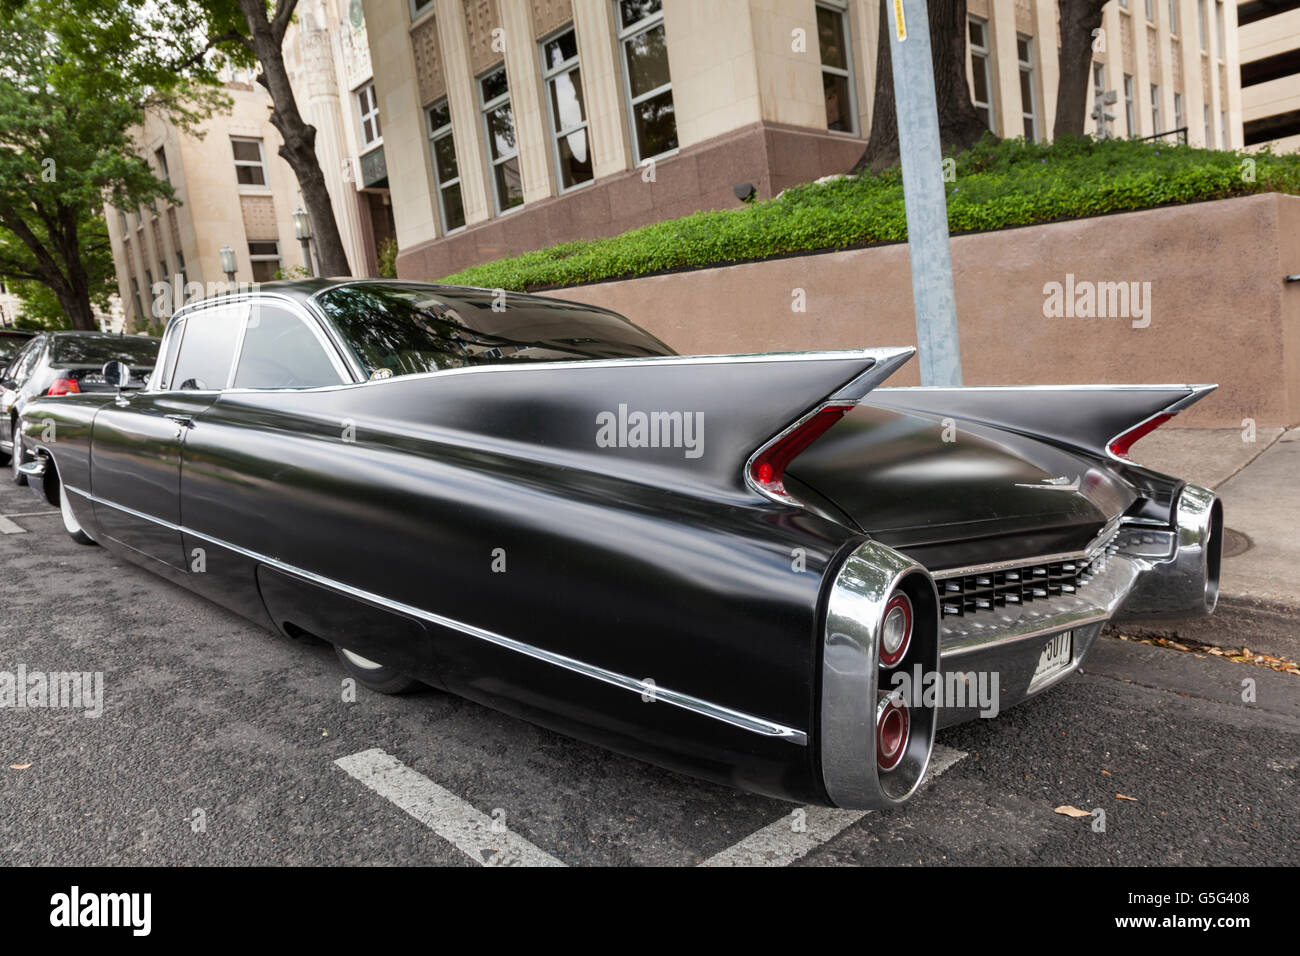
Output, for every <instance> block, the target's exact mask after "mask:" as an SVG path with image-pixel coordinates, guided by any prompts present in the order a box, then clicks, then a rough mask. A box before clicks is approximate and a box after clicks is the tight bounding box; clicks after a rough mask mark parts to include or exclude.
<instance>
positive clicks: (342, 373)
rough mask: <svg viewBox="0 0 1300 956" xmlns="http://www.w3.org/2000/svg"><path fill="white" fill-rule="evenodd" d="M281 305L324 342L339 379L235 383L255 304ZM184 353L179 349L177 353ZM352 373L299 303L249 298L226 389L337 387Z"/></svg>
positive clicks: (299, 390) (229, 390)
mask: <svg viewBox="0 0 1300 956" xmlns="http://www.w3.org/2000/svg"><path fill="white" fill-rule="evenodd" d="M268 307H269V308H278V309H280V310H281V311H283V312H286V313H288V314H289V315H292V316H293V317H294V318H295V319H297V320H298V321H299V322H300V323H302V324H303V325H305V326H307V329H308V331H309V332H311V334H312V335H313V336H314V337H315V339H316V344H317V345H319V346H320V348H321V351H323V352H324V353H325V356H326V358H328V359H329V362H330V367H331V368H333V369H334V373H335V375H337V376H338V381H337V382H330V383H329V384H327V385H238V386H237V385H235V379H236V378H238V377H239V363H240V362H241V361H242V360H243V358H244V344H245V342H246V341H247V340H248V323H249V320H250V319H251V318H252V317H253V309H255V308H268ZM179 354H180V353H179V352H177V355H179ZM351 384H353V382H352V376H351V374H349V372H348V369H347V366H346V365H345V364H344V363H343V360H342V359H340V358H339V355H338V350H337V349H336V348H335V347H334V343H333V342H331V341H330V340H329V337H328V336H326V335H325V333H324V331H323V330H322V329H321V327H320V323H319V322H316V321H314V320H313V319H312V317H311V316H310V315H308V314H306V313H305V312H304V311H303V310H302V309H300V308H298V307H297V306H296V304H295V303H293V302H290V301H288V300H285V299H272V298H254V299H249V300H248V302H247V305H246V308H245V311H244V317H243V320H242V322H241V325H240V329H239V338H238V341H237V342H236V345H235V357H234V361H233V362H231V365H230V378H229V379H228V380H227V385H226V387H225V388H224V389H222V391H223V392H235V393H242V392H305V391H310V390H312V389H315V388H334V387H336V386H338V385H351Z"/></svg>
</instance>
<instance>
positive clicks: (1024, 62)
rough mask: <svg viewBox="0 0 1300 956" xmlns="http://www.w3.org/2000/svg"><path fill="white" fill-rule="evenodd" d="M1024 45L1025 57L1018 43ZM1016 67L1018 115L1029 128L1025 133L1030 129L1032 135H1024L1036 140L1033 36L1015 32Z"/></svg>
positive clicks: (1032, 140)
mask: <svg viewBox="0 0 1300 956" xmlns="http://www.w3.org/2000/svg"><path fill="white" fill-rule="evenodd" d="M1022 43H1023V44H1024V46H1025V59H1021V57H1020V45H1021V44H1022ZM1016 68H1017V70H1018V71H1019V74H1018V78H1019V79H1020V116H1021V120H1022V122H1023V123H1024V124H1026V125H1027V126H1028V127H1029V129H1028V130H1026V131H1025V132H1026V134H1028V133H1029V132H1031V131H1032V133H1033V136H1032V137H1030V136H1029V135H1026V137H1025V138H1026V140H1028V141H1029V142H1034V143H1036V142H1038V90H1037V84H1036V83H1035V80H1034V38H1033V37H1031V36H1029V35H1028V34H1025V33H1017V34H1016ZM1026 77H1028V81H1029V104H1028V105H1029V108H1028V109H1026V108H1025V80H1026Z"/></svg>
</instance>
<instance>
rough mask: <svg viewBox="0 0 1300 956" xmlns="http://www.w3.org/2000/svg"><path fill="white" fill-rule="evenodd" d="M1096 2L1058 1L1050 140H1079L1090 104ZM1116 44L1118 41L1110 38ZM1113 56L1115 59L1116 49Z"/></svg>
mask: <svg viewBox="0 0 1300 956" xmlns="http://www.w3.org/2000/svg"><path fill="white" fill-rule="evenodd" d="M1102 6H1103V4H1102V3H1099V2H1098V0H1060V2H1059V7H1060V11H1061V76H1060V79H1059V80H1058V81H1057V84H1056V121H1055V123H1054V125H1053V127H1052V138H1053V139H1060V138H1062V137H1064V136H1082V135H1083V126H1084V121H1085V120H1086V119H1087V116H1088V112H1089V110H1090V107H1091V104H1090V103H1089V96H1088V93H1089V90H1090V89H1091V87H1092V44H1093V35H1092V32H1093V30H1096V29H1098V28H1099V27H1100V26H1101V8H1102ZM1113 39H1114V41H1115V42H1116V43H1118V41H1119V38H1118V37H1115V38H1113ZM1113 55H1116V56H1118V55H1119V50H1118V47H1116V49H1115V52H1114V54H1113Z"/></svg>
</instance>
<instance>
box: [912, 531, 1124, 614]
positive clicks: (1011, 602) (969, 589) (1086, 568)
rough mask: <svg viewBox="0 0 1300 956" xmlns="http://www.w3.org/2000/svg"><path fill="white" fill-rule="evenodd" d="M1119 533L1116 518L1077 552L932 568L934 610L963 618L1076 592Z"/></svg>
mask: <svg viewBox="0 0 1300 956" xmlns="http://www.w3.org/2000/svg"><path fill="white" fill-rule="evenodd" d="M1119 534H1120V528H1119V522H1118V520H1116V521H1112V522H1110V523H1108V524H1107V525H1106V527H1105V528H1103V529H1102V532H1101V534H1100V535H1098V536H1097V537H1096V538H1094V539H1093V542H1092V543H1091V544H1090V545H1088V547H1087V548H1086V549H1085V550H1083V551H1079V552H1073V553H1067V554H1054V555H1044V556H1042V557H1038V558H1027V559H1022V560H1019V561H1006V562H1000V563H994V564H984V565H975V566H973V567H966V568H952V569H950V570H947V571H938V572H935V573H934V579H935V586H936V587H937V588H938V590H939V612H940V615H941V617H942V618H945V619H946V618H950V617H966V616H968V615H971V614H977V613H980V612H982V611H993V610H996V609H997V608H1006V607H1013V608H1014V607H1022V606H1024V605H1026V604H1031V603H1033V602H1035V601H1045V600H1050V599H1052V598H1058V597H1061V596H1062V595H1072V594H1077V593H1079V592H1080V591H1082V590H1083V589H1084V588H1085V587H1086V586H1087V584H1088V583H1089V582H1090V581H1091V580H1092V579H1093V577H1094V576H1095V575H1096V574H1097V573H1098V572H1099V571H1101V570H1103V569H1104V568H1105V566H1106V561H1107V559H1108V558H1109V557H1110V556H1111V555H1113V554H1115V553H1116V552H1117V551H1118V550H1119V543H1118V538H1119Z"/></svg>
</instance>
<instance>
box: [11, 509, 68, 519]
mask: <svg viewBox="0 0 1300 956" xmlns="http://www.w3.org/2000/svg"><path fill="white" fill-rule="evenodd" d="M56 514H58V512H57V511H20V512H18V514H14V515H0V518H45V517H48V516H49V515H56Z"/></svg>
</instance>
